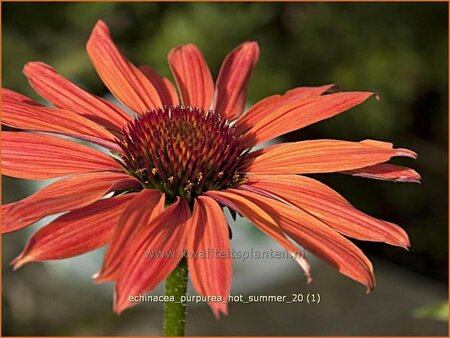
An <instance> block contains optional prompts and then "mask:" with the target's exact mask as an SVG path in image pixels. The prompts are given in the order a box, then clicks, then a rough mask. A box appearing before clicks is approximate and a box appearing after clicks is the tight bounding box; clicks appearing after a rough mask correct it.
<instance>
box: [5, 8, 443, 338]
mask: <svg viewBox="0 0 450 338" xmlns="http://www.w3.org/2000/svg"><path fill="white" fill-rule="evenodd" d="M447 7H448V5H447V3H167V4H163V3H52V4H46V3H2V10H3V14H2V15H3V22H2V34H3V35H2V43H3V45H2V47H3V55H2V69H3V74H2V79H3V87H6V88H10V89H13V90H17V91H19V92H22V93H24V94H26V95H29V96H31V97H33V98H35V99H39V98H38V96H37V95H36V94H35V93H33V91H32V90H31V88H30V87H29V86H28V84H27V81H26V79H25V77H24V76H23V75H22V73H21V70H22V67H23V65H24V64H25V63H26V62H27V61H31V60H39V61H43V62H46V63H48V64H50V65H52V66H53V67H54V68H55V69H57V70H58V71H59V72H60V73H61V74H63V75H64V76H66V77H67V78H69V79H71V80H73V81H75V82H77V83H79V84H81V85H82V86H83V87H84V88H86V89H88V90H89V91H90V92H93V93H96V94H99V95H106V89H105V87H104V85H103V84H102V83H101V81H100V80H99V78H98V77H97V75H96V73H95V71H94V69H93V67H92V65H91V63H90V61H89V58H88V56H87V54H86V52H85V48H84V47H85V43H86V41H87V39H88V37H89V33H90V31H91V29H92V27H93V26H94V24H95V22H96V21H97V20H98V19H102V20H104V21H106V22H107V23H108V25H109V26H110V29H111V32H112V35H113V38H114V39H115V41H116V42H117V44H118V45H119V46H120V48H121V49H122V51H123V52H124V53H125V54H126V55H127V56H128V57H129V59H130V60H132V62H134V63H135V64H144V63H145V64H150V65H152V66H153V67H154V68H156V69H157V70H158V71H160V72H161V73H163V74H165V75H169V69H168V66H167V62H166V55H167V53H168V51H169V50H170V49H171V48H172V47H174V46H176V45H178V44H182V43H188V42H192V43H195V44H197V45H198V46H199V47H200V49H201V50H202V51H203V53H204V55H205V57H206V59H207V61H208V63H209V65H210V67H211V70H212V72H213V74H214V75H217V72H218V70H219V67H220V63H221V61H222V59H223V57H224V56H225V55H226V53H227V52H229V51H230V50H231V49H233V48H234V47H235V46H236V45H237V44H239V43H241V42H242V41H245V40H256V41H258V43H259V45H260V48H261V57H260V61H259V63H258V66H257V68H256V71H255V73H254V76H253V78H252V81H251V83H250V90H249V97H248V103H249V104H251V103H255V102H256V101H258V100H260V99H261V98H263V97H265V96H269V95H272V94H275V93H282V92H284V91H286V90H288V89H290V88H293V87H297V86H300V85H302V86H304V85H321V84H326V83H336V84H338V85H339V86H340V88H341V89H342V90H370V91H375V92H377V93H378V94H379V95H380V97H381V100H380V101H379V102H377V101H376V100H374V99H372V100H369V101H368V102H366V103H364V104H363V105H361V106H360V107H357V108H355V109H352V110H351V111H349V112H346V113H344V114H341V115H340V116H337V117H335V118H333V119H331V120H328V121H324V122H322V123H319V124H317V125H313V126H310V127H307V128H305V129H302V130H300V131H297V132H294V133H291V134H289V135H286V136H285V137H284V139H286V140H302V139H310V138H336V139H347V140H361V139H365V138H373V139H380V140H385V141H391V142H394V144H395V145H396V146H397V147H405V148H409V149H413V150H415V151H416V152H417V153H418V154H419V158H418V160H417V161H412V160H410V159H399V160H395V161H394V162H395V163H398V164H402V165H407V166H411V167H413V168H414V169H416V170H417V171H418V172H419V173H420V174H421V175H422V178H423V180H422V184H420V185H418V184H399V183H391V182H381V181H372V180H366V179H361V178H353V177H348V176H343V175H338V174H335V175H317V177H318V178H319V179H320V180H322V181H323V182H326V183H327V184H329V185H330V186H332V187H333V188H335V189H336V190H338V191H339V192H341V193H342V194H343V195H344V196H346V197H347V198H348V199H349V201H350V202H352V203H353V204H354V205H355V206H356V207H358V208H360V209H361V210H363V211H365V212H367V213H369V214H372V215H375V216H377V217H379V218H383V219H387V220H389V221H392V222H394V223H397V224H399V225H401V226H402V227H404V228H405V229H406V231H407V232H408V234H409V235H410V239H411V243H412V247H411V250H410V252H406V251H403V250H401V249H398V248H393V247H390V246H388V245H383V244H373V243H358V245H359V246H360V247H361V248H362V249H363V250H364V251H365V252H366V253H368V255H369V257H371V258H375V260H376V262H378V263H376V264H375V266H376V267H377V264H378V265H381V266H383V264H388V263H385V262H390V263H389V264H388V265H387V266H389V267H390V268H392V269H391V270H389V269H390V268H389V269H388V270H389V271H396V273H398V271H400V277H399V278H400V279H399V283H400V284H403V283H404V285H405V287H406V285H408V284H410V283H409V280H408V278H407V277H404V279H401V276H402V271H404V275H405V276H410V275H409V273H410V272H413V273H414V276H418V277H417V278H419V279H420V278H423V279H421V280H423V281H424V283H428V282H429V283H432V284H431V285H433V287H430V289H434V288H435V287H436V288H437V289H439V290H440V292H441V294H443V295H444V297H442V299H441V300H442V301H446V298H447V296H446V290H447V288H446V285H447V276H448V260H447V257H448V255H447V252H448V225H447V224H448V219H447V217H448V216H447V215H448V146H447V145H448V114H447V107H448V97H447V93H448V78H447V76H448V54H447V51H448V30H447V29H448V18H447V15H448V9H447ZM34 190H36V187H33V186H30V185H28V184H27V183H26V182H24V181H20V180H12V179H4V180H3V195H4V202H10V201H14V200H17V199H19V198H22V197H23V196H26V195H28V194H30V193H31V192H32V191H34ZM35 228H36V227H34V228H33V229H35ZM236 231H237V230H236V229H235V230H234V233H236ZM26 235H27V234H24V233H23V232H22V233H17V234H11V235H7V236H4V237H3V281H4V284H3V310H4V312H3V334H5V335H16V334H22V335H32V334H40V335H51V334H72V335H76V334H119V333H120V332H124V333H130V332H131V334H133V333H134V332H135V331H133V329H132V328H129V327H128V326H129V325H128V323H130V322H131V321H133V320H134V321H136V322H139V320H140V319H139V318H141V317H142V318H146V315H145V313H146V311H145V310H146V309H145V307H144V306H138V307H137V308H136V309H133V310H130V311H129V312H130V313H125V314H124V315H123V316H121V317H120V318H116V317H115V315H113V314H112V312H111V308H110V300H109V299H108V298H106V300H105V298H104V297H103V296H101V295H99V296H98V298H99V299H97V300H96V292H95V291H96V290H98V289H96V288H98V286H89V283H90V281H89V275H84V276H81V277H80V279H79V280H78V279H75V280H72V278H71V277H64V278H61V279H60V280H58V278H56V279H55V275H52V274H51V273H50V272H49V271H48V269H47V268H46V267H47V266H49V265H51V264H57V263H49V265H46V264H34V265H31V266H26V267H24V268H23V269H21V270H19V271H17V272H14V273H12V272H11V269H10V267H9V265H8V262H9V261H10V260H11V258H12V257H14V256H15V255H17V254H18V253H19V252H20V250H21V247H22V246H23V245H24V244H25V242H26ZM390 264H393V265H390ZM318 269H322V267H321V266H320V267H319V268H318ZM325 269H326V268H325ZM94 271H95V269H94ZM241 273H245V271H243V272H241ZM334 275H337V273H330V276H334ZM388 275H389V274H388ZM57 276H60V275H57ZM420 276H421V277H420ZM297 277H298V276H297ZM286 278H287V281H286V283H289V280H290V279H289V278H290V277H289V278H288V277H286ZM326 278H328V277H326ZM330 278H333V277H330ZM318 279H319V276H318V277H317V278H316V281H317V282H318V284H316V285H317V286H318V287H319V286H320V285H322V284H320V283H321V282H320V281H319V280H318ZM296 281H297V284H296V285H297V287H298V285H301V286H302V287H303V284H302V283H303V280H299V279H298V278H297V279H296ZM316 281H315V282H316ZM254 282H255V283H257V281H254ZM322 283H323V282H322ZM411 284H414V283H411ZM345 285H347V284H345ZM349 285H350V286H349V287H355V286H354V284H349ZM397 286H398V285H397ZM280 287H281V285H280V286H279V288H278V289H277V287H276V286H275V289H274V290H278V292H281V293H282V292H283V291H282V290H283V289H280ZM324 287H325V286H324ZM379 287H380V281H379ZM17 288H19V289H17ZM280 290H281V291H280ZM424 290H425V289H424ZM274 292H276V291H274ZM405 292H406V291H405ZM411 292H412V294H414V290H411ZM420 292H421V291H420V290H416V294H417V293H420ZM424 292H425V291H424ZM80 293H84V294H85V295H86V294H89V295H92V296H89V297H92V300H91V301H89V302H87V303H83V302H81V303H80V302H78V297H77V295H79V294H80ZM260 293H261V294H265V293H267V292H260ZM358 293H362V292H361V290H360V289H359V288H358ZM107 296H110V294H107ZM52 297H57V298H58V299H60V300H61V303H57V304H59V305H55V304H54V303H52V299H51V298H52ZM364 297H376V296H373V295H370V296H364ZM386 297H388V296H386ZM28 298H29V299H33V301H32V302H33V305H32V306H28V308H27V306H26V304H27V302H30V300H27V299H28ZM438 298H439V297H438ZM53 301H54V300H53ZM385 301H386V302H387V301H393V300H392V299H391V300H388V299H386V300H385ZM424 302H425V301H424ZM22 303H24V304H25V305H23V304H22ZM93 303H95V305H93ZM14 304H15V305H14ZM17 304H19V305H17ZM439 304H440V303H439V302H437V303H436V302H432V303H430V304H427V303H426V302H425V303H424V304H420V306H419V310H418V311H419V313H425V317H427V318H428V319H420V320H422V321H423V322H421V323H422V326H424V327H427V326H426V325H427V324H426V323H430V325H431V326H430V330H431V331H429V332H431V333H433V332H436V333H437V334H442V335H444V334H445V335H446V329H445V327H446V325H441V326H439V325H440V324H436V323H438V322H436V321H435V319H436V318H437V316H438V315H436V311H434V310H433V309H437V308H439V309H441V310H442V307H439V306H438V305H439ZM385 305H386V306H387V307H389V304H388V303H385ZM58 306H59V307H58ZM239 306H240V305H236V308H238V307H239ZM259 306H262V305H259ZM264 306H265V307H264V308H263V309H262V310H261V311H262V313H263V315H264V314H265V315H267V316H269V317H270V316H272V315H273V313H274V312H279V311H282V312H286V313H285V316H286V317H287V318H284V319H283V318H281V319H279V322H276V321H275V320H274V323H273V325H272V326H271V323H270V321H269V322H268V323H266V324H264V325H265V326H264V325H262V326H260V327H259V328H260V329H261V330H263V328H264V327H265V329H264V330H265V331H257V330H258V327H255V330H256V331H245V329H243V327H245V322H239V321H238V320H237V316H238V313H239V311H240V310H239V309H237V310H235V311H234V310H233V306H231V307H230V315H229V317H228V318H226V319H222V320H221V321H219V322H217V323H216V322H214V323H213V324H205V323H204V322H202V320H201V318H202V316H200V315H198V316H197V317H195V316H196V315H195V311H196V310H194V311H193V312H194V314H193V318H192V319H191V320H192V321H195V320H196V319H195V318H199V319H198V320H199V321H200V322H197V324H194V323H193V324H190V325H192V331H190V332H188V333H190V334H193V335H195V334H203V333H205V332H206V333H207V334H221V332H226V334H252V332H254V334H265V333H268V332H272V334H277V335H283V334H298V335H301V334H306V333H305V332H307V333H308V334H326V332H327V331H326V330H325V331H324V328H323V327H321V326H320V325H319V326H318V327H317V329H314V330H312V331H308V330H310V329H311V328H309V329H305V328H304V327H296V326H295V323H296V321H295V320H294V319H295V318H296V317H297V316H301V312H299V313H296V312H295V311H293V310H292V308H289V309H288V308H283V307H282V306H281V305H277V306H280V310H276V309H275V308H273V307H272V305H270V304H265V305H264ZM323 306H328V308H326V309H325V308H323V309H321V310H320V311H318V316H320V313H326V311H329V310H330V309H331V307H330V306H332V304H331V305H330V304H328V305H323ZM334 306H338V307H341V306H346V305H345V304H341V303H339V302H338V303H337V304H334ZM360 306H364V302H362V303H361V305H360ZM407 306H409V305H405V308H404V309H403V308H402V313H405V315H406V317H407V318H411V321H413V320H418V319H414V318H415V317H414V315H413V314H414V313H417V311H416V312H414V311H415V309H413V308H411V309H409V308H407ZM422 306H423V307H425V308H422V310H423V311H422V312H420V311H421V310H420V308H421V307H422ZM429 306H431V308H429ZM41 307H45V308H48V309H50V310H49V314H48V315H47V317H46V316H43V315H42V314H40V313H39V312H40V311H39V309H40V308H41ZM67 307H70V310H69V312H67V311H68V310H67ZM271 308H272V309H271ZM24 309H25V310H24ZM26 309H28V310H26ZM30 309H31V310H30ZM89 309H91V310H89ZM92 309H95V316H94V315H93V314H92V311H93V310H92ZM424 309H425V310H424ZM430 309H431V310H430ZM158 310H160V309H158ZM416 310H417V309H416ZM24 311H25V312H24ZM52 311H53V312H54V315H53V316H52ZM151 311H152V312H151ZM200 311H204V313H205V316H208V317H207V318H208V323H209V322H210V321H214V319H213V317H212V315H210V314H209V313H208V312H207V311H205V308H202V309H201V310H200ZM47 312H48V311H47ZM157 312H158V311H156V313H157ZM159 312H160V311H159ZM24 313H25V314H24ZM82 313H84V315H82ZM147 313H148V317H151V316H154V315H153V310H149V311H148V312H147ZM252 313H253V316H257V313H258V308H256V307H255V308H251V307H250V306H247V308H246V310H244V315H245V316H248V317H249V318H250V317H252ZM86 314H88V315H86ZM89 314H91V315H89ZM331 315H332V316H333V313H332V314H331ZM367 315H368V316H369V315H370V314H367ZM61 316H62V318H63V319H61V318H60V317H61ZM156 316H159V314H158V315H156ZM239 316H240V318H241V320H242V315H239ZM408 316H409V317H408ZM406 317H405V318H406ZM416 317H417V316H416ZM419 317H420V315H419ZM55 318H56V319H55ZM58 318H59V319H58ZM126 318H129V319H126ZM433 318H434V319H433ZM235 319H236V321H234V320H235ZM283 320H284V321H285V322H283ZM291 320H292V322H291ZM361 320H363V321H364V318H362V319H361ZM280 321H281V322H280ZM249 322H251V319H249ZM62 323H64V324H62ZM349 323H350V322H349ZM224 324H226V325H228V326H227V328H228V331H223V329H221V328H220V327H221V325H224ZM136 325H137V324H136ZM149 325H150V324H149ZM152 325H153V324H152ZM154 325H158V321H157V320H156V324H154ZM196 325H197V326H196ZM208 325H213V327H216V329H211V331H208V330H207V329H206V327H207V326H208ZM398 325H399V328H398V330H397V331H395V330H394V331H379V330H378V331H377V330H375V329H370V325H366V326H364V325H363V326H361V329H360V331H357V330H356V331H355V330H354V328H352V327H351V325H349V327H345V323H343V324H342V326H337V327H336V328H335V329H334V331H332V332H331V334H346V335H351V334H389V335H390V334H411V335H413V334H415V333H418V334H421V332H422V331H420V332H419V331H411V330H413V329H412V328H413V327H415V326H414V325H412V324H411V322H405V323H404V324H400V322H399V324H398ZM433 325H435V326H433ZM436 325H437V326H436ZM400 326H402V327H401V328H400ZM127 327H128V328H127ZM119 328H120V329H119ZM364 328H367V330H366V331H364V330H365V329H364ZM433 330H435V331H433ZM151 332H153V331H151V330H150V331H149V332H144V334H145V333H148V334H150V333H151ZM155 332H156V333H158V331H155ZM324 332H325V333H324ZM427 332H428V331H424V332H422V334H426V333H427ZM431 333H430V334H431Z"/></svg>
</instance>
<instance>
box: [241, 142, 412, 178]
mask: <svg viewBox="0 0 450 338" xmlns="http://www.w3.org/2000/svg"><path fill="white" fill-rule="evenodd" d="M414 154H415V153H414V152H411V151H410V150H407V149H393V148H389V147H387V146H386V145H385V143H384V142H380V141H372V140H370V141H367V140H366V141H362V142H350V141H340V140H312V141H300V142H291V143H282V144H276V145H273V146H269V147H267V148H264V149H261V150H258V151H255V152H253V153H250V154H249V156H248V160H247V161H246V162H245V163H244V164H243V167H242V168H241V171H243V172H247V173H248V174H314V173H330V172H337V171H345V170H353V169H359V168H363V167H367V166H370V165H375V164H378V163H382V162H386V161H388V160H389V159H391V157H394V156H407V157H414Z"/></svg>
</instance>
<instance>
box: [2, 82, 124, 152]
mask: <svg viewBox="0 0 450 338" xmlns="http://www.w3.org/2000/svg"><path fill="white" fill-rule="evenodd" d="M9 93H10V91H9V92H6V93H5V92H4V91H3V90H2V124H5V125H7V126H11V127H14V128H19V129H24V130H32V131H43V132H50V133H57V134H62V135H66V136H72V137H76V138H79V139H83V140H88V141H91V142H94V143H97V144H99V145H102V146H105V147H107V148H109V149H114V150H120V148H119V147H118V146H117V144H116V143H115V142H114V139H115V136H114V135H113V134H111V133H110V132H109V131H107V130H106V129H105V128H103V127H101V126H99V125H98V124H96V123H95V122H93V121H91V120H89V119H87V118H85V117H83V116H81V115H79V114H77V113H73V112H71V111H68V110H62V109H56V108H48V107H43V106H37V105H33V104H28V103H24V102H20V101H17V100H16V99H14V96H10V94H9Z"/></svg>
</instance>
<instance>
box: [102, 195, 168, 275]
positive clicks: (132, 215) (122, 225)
mask: <svg viewBox="0 0 450 338" xmlns="http://www.w3.org/2000/svg"><path fill="white" fill-rule="evenodd" d="M164 197H165V195H164V194H161V192H160V191H158V190H153V189H144V190H142V191H141V192H140V193H138V194H137V195H136V197H134V198H133V200H132V201H131V202H130V203H129V204H128V206H127V208H126V209H125V210H124V212H123V213H122V216H121V217H120V219H119V223H118V224H117V227H116V229H115V231H114V236H113V238H112V240H111V243H110V245H109V247H108V250H107V251H106V253H105V258H104V259H103V264H102V268H101V271H100V273H98V274H97V275H96V276H95V281H96V282H107V281H112V280H114V279H116V278H117V273H118V271H119V269H120V264H121V262H122V260H123V256H124V248H125V246H126V244H127V243H129V242H130V241H131V240H132V238H133V236H134V235H135V234H136V233H137V232H138V231H139V230H140V229H142V228H144V227H145V226H148V224H149V223H150V221H151V220H152V219H154V218H155V217H156V216H158V215H159V214H160V213H161V212H163V211H164V202H165V198H164Z"/></svg>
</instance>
